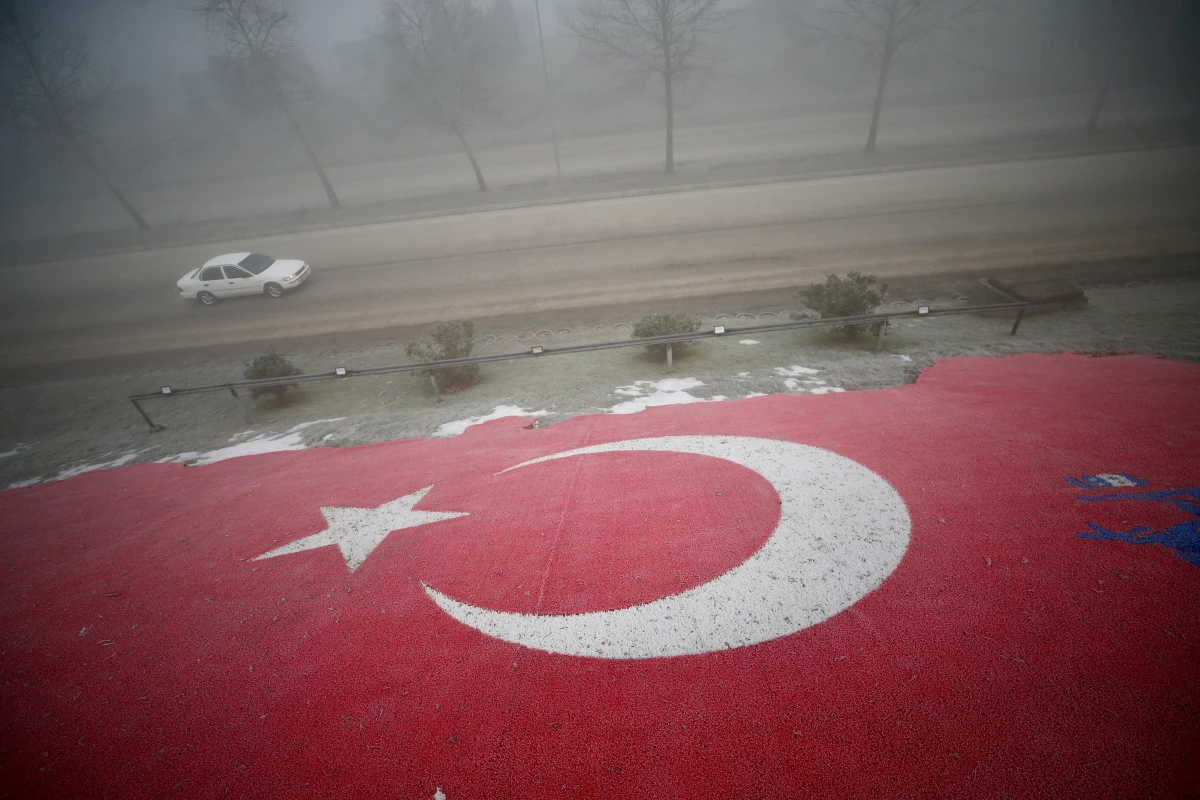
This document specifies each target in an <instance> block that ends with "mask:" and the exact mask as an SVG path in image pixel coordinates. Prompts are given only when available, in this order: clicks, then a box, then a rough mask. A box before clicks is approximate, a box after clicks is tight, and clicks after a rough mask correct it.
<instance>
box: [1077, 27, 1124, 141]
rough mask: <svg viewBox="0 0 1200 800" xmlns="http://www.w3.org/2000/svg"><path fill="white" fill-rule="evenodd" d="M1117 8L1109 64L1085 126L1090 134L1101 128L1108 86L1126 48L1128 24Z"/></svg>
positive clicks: (1101, 79)
mask: <svg viewBox="0 0 1200 800" xmlns="http://www.w3.org/2000/svg"><path fill="white" fill-rule="evenodd" d="M1116 13H1117V12H1116V10H1115V9H1114V10H1113V15H1114V16H1113V35H1112V42H1111V44H1110V45H1109V53H1110V55H1109V59H1108V65H1107V66H1106V67H1105V68H1104V75H1103V76H1101V78H1100V86H1099V88H1097V90H1096V100H1095V101H1094V102H1093V103H1092V113H1091V114H1089V115H1088V121H1087V126H1086V127H1085V128H1084V130H1085V131H1087V135H1088V136H1095V135H1096V131H1098V130H1099V129H1100V114H1101V113H1103V111H1104V101H1105V100H1106V99H1107V98H1108V88H1109V86H1111V85H1112V79H1113V76H1114V75H1115V74H1116V71H1117V61H1119V60H1120V58H1121V52H1122V51H1123V50H1124V47H1123V45H1124V42H1125V30H1124V28H1125V27H1127V26H1123V25H1122V24H1121V22H1122V20H1120V19H1119V18H1118V17H1117V16H1116ZM1132 24H1133V23H1132V20H1130V21H1129V26H1132Z"/></svg>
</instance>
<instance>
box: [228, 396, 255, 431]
mask: <svg viewBox="0 0 1200 800" xmlns="http://www.w3.org/2000/svg"><path fill="white" fill-rule="evenodd" d="M229 393H230V394H231V395H233V399H234V400H237V404H238V408H239V409H241V411H242V422H244V423H246V424H247V425H249V424H250V407H249V406H248V405H246V400H245V398H243V397H242V396H241V395H240V394H238V393H237V389H232V388H231V389H230V390H229Z"/></svg>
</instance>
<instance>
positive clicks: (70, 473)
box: [50, 450, 137, 481]
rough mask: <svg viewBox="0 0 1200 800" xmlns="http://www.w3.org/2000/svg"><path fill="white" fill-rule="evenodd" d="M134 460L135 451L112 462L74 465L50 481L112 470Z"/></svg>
mask: <svg viewBox="0 0 1200 800" xmlns="http://www.w3.org/2000/svg"><path fill="white" fill-rule="evenodd" d="M135 458H137V451H136V450H135V451H133V452H131V453H126V454H125V455H123V456H121V457H120V458H114V459H113V460H112V461H103V462H100V463H98V464H76V465H75V466H73V467H68V468H67V469H64V470H63V471H62V472H60V473H58V474H57V475H55V476H54V477H53V478H51V479H50V480H52V481H61V480H66V479H67V478H74V477H75V476H76V475H82V474H83V473H85V472H95V471H96V470H98V469H114V468H115V467H121V466H124V465H126V464H128V463H129V462H130V461H133V460H134V459H135Z"/></svg>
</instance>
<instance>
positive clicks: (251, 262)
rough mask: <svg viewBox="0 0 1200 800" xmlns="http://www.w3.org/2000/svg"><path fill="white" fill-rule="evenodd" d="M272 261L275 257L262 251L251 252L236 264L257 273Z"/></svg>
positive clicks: (272, 262)
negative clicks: (265, 254)
mask: <svg viewBox="0 0 1200 800" xmlns="http://www.w3.org/2000/svg"><path fill="white" fill-rule="evenodd" d="M274 263H275V259H273V258H271V257H270V256H264V255H263V254H262V253H251V254H250V255H248V256H246V257H245V258H243V259H242V260H241V261H239V262H238V266H239V267H244V268H246V269H248V270H250V272H251V274H254V275H257V274H259V273H260V272H262V271H263V270H264V269H266V268H267V267H269V266H271V265H272V264H274Z"/></svg>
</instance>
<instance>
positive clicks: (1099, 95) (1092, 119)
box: [1085, 86, 1108, 136]
mask: <svg viewBox="0 0 1200 800" xmlns="http://www.w3.org/2000/svg"><path fill="white" fill-rule="evenodd" d="M1107 97H1108V86H1101V87H1100V89H1099V91H1097V92H1096V100H1095V102H1093V103H1092V113H1091V114H1089V115H1088V121H1087V127H1086V128H1085V130H1086V131H1087V135H1088V136H1095V135H1096V131H1097V130H1099V129H1100V114H1101V112H1102V111H1104V100H1105V98H1107Z"/></svg>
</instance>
